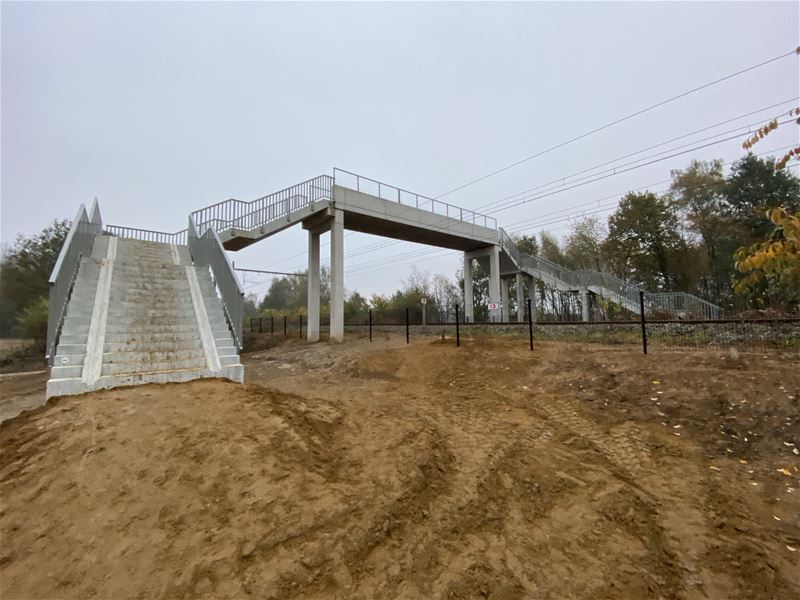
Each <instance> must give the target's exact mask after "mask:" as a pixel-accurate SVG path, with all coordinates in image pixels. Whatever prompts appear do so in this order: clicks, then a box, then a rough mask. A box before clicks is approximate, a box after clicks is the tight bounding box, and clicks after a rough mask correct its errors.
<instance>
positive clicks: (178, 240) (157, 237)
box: [104, 225, 188, 246]
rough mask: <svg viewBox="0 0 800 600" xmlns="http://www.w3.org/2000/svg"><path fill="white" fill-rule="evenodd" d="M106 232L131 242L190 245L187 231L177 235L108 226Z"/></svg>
mask: <svg viewBox="0 0 800 600" xmlns="http://www.w3.org/2000/svg"><path fill="white" fill-rule="evenodd" d="M104 230H105V231H106V233H108V234H110V235H113V236H116V237H121V238H126V239H131V240H142V241H145V242H159V243H161V244H178V245H179V246H185V245H186V244H187V243H188V240H187V236H186V234H187V230H186V229H181V230H180V231H176V232H175V233H169V232H166V231H154V230H152V229H137V228H135V227H122V226H120V225H106V226H105V227H104Z"/></svg>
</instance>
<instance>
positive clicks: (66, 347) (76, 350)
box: [56, 336, 86, 356]
mask: <svg viewBox="0 0 800 600" xmlns="http://www.w3.org/2000/svg"><path fill="white" fill-rule="evenodd" d="M65 354H86V342H85V341H84V343H82V344H81V343H78V344H71V343H65V342H64V341H63V336H62V338H61V339H59V343H58V346H56V356H62V355H65Z"/></svg>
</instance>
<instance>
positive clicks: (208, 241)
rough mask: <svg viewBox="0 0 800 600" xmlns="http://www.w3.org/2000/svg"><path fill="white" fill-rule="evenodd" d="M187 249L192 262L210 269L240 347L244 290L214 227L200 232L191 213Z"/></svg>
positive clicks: (237, 344) (235, 340) (229, 324)
mask: <svg viewBox="0 0 800 600" xmlns="http://www.w3.org/2000/svg"><path fill="white" fill-rule="evenodd" d="M187 237H188V241H189V251H190V252H191V254H192V259H193V260H194V264H195V266H199V267H206V268H210V269H211V273H212V277H213V279H214V284H215V287H216V289H217V290H218V292H219V295H220V299H221V301H222V308H223V310H224V312H225V318H226V319H227V320H228V326H229V327H230V329H231V332H232V333H233V339H234V342H235V343H236V346H237V348H239V349H240V350H241V349H242V318H243V315H244V292H243V291H242V288H241V286H240V285H239V280H238V279H237V277H236V274H235V273H234V271H233V266H232V265H231V263H230V260H228V255H227V254H226V253H225V249H224V248H223V247H222V242H220V240H219V236H218V235H217V232H216V231H215V230H214V228H213V227H209V228H208V229H206V231H205V232H204V233H203V234H202V235H201V234H198V230H197V226H196V225H195V221H194V217H193V216H190V217H189V227H188V229H187Z"/></svg>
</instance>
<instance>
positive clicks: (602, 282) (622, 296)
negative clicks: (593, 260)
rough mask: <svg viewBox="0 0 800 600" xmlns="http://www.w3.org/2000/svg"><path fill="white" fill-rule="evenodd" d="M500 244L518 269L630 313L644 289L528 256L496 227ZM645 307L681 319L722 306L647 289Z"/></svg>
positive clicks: (708, 315)
mask: <svg viewBox="0 0 800 600" xmlns="http://www.w3.org/2000/svg"><path fill="white" fill-rule="evenodd" d="M499 232H500V235H499V239H500V245H501V247H502V248H503V250H504V251H505V252H506V254H508V255H509V256H510V257H511V259H512V260H513V261H514V263H515V264H516V265H517V267H518V268H520V269H523V270H526V269H527V270H529V271H535V272H537V273H538V275H539V276H540V277H550V278H552V279H555V280H557V281H559V282H560V283H561V284H562V285H564V286H565V287H569V288H572V289H576V290H577V289H581V288H586V289H591V291H593V292H595V293H597V294H599V295H600V296H603V297H606V298H608V299H609V300H611V301H612V302H614V303H615V304H620V305H622V306H623V307H624V308H626V309H628V310H630V311H631V312H638V310H639V292H641V291H645V290H644V289H643V288H642V287H641V286H639V285H636V284H634V283H631V282H628V281H625V280H623V279H620V278H619V277H616V276H615V275H612V274H611V273H606V272H604V271H595V270H594V269H581V270H576V271H573V270H570V269H567V268H565V267H562V266H561V265H559V264H557V263H554V262H552V261H550V260H547V259H546V258H542V257H540V256H532V255H529V254H525V253H524V252H520V250H519V248H517V245H516V243H515V242H514V240H513V239H512V238H511V237H510V236H509V235H508V234H507V233H506V232H505V231H504V230H503V229H502V228H501V229H500V230H499ZM645 309H646V312H647V313H648V314H651V315H658V314H659V313H669V314H677V315H680V316H681V317H682V318H686V317H689V318H695V319H712V320H713V319H720V318H722V316H723V313H722V309H721V308H720V307H719V306H717V305H715V304H712V303H711V302H708V301H707V300H703V299H702V298H699V297H698V296H695V295H693V294H689V293H686V292H653V293H650V292H647V293H646V295H645Z"/></svg>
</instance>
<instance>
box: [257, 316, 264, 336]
mask: <svg viewBox="0 0 800 600" xmlns="http://www.w3.org/2000/svg"><path fill="white" fill-rule="evenodd" d="M258 333H264V317H258Z"/></svg>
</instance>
